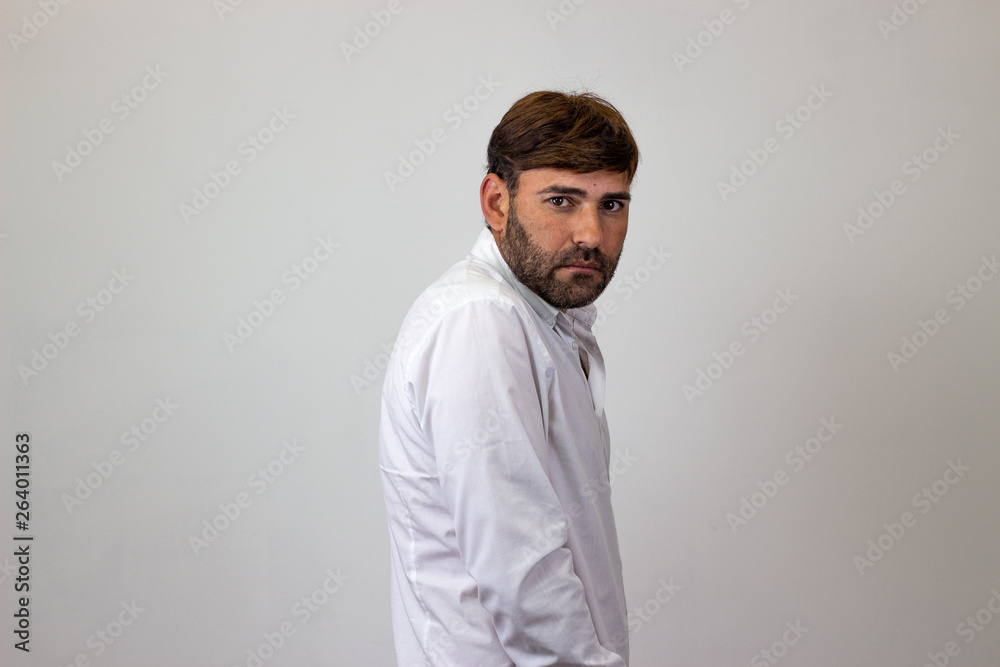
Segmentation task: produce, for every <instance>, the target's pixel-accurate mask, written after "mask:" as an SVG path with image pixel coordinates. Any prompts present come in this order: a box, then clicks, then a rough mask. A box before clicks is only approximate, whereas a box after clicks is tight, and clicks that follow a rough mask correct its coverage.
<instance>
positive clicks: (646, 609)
mask: <svg viewBox="0 0 1000 667" xmlns="http://www.w3.org/2000/svg"><path fill="white" fill-rule="evenodd" d="M656 583H658V584H659V586H658V587H657V589H656V591H655V592H654V593H653V595H652V596H651V597H649V598H648V599H647V600H646V601H645V602H643V603H642V604H639V605H635V606H633V607H632V609H630V610H629V612H628V633H629V635H637V634H639V633H640V632H642V629H643V628H644V627H645V626H646V624H647V623H649V622H650V621H652V620H653V617H654V616H656V615H657V614H659V613H660V612H661V611H662V610H663V608H664V607H666V606H667V605H668V604H670V602H671V601H672V600H673V599H674V597H675V596H676V595H677V593H678V591H681V590H683V588H684V587H683V586H681V585H680V584H675V583H674V578H673V577H668V578H667V579H660V580H659V581H658V582H656ZM612 641H613V642H614V643H615V644H618V645H624V644H625V642H624V641H617V640H615V638H614V637H612Z"/></svg>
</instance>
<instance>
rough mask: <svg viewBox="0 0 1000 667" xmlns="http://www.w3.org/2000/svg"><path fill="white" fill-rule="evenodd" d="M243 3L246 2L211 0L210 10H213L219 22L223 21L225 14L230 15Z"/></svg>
mask: <svg viewBox="0 0 1000 667" xmlns="http://www.w3.org/2000/svg"><path fill="white" fill-rule="evenodd" d="M244 2H246V0H212V9H214V10H215V15H216V16H218V17H219V20H220V21H225V20H226V14H232V13H233V12H235V11H236V9H237V7H241V6H243V3H244Z"/></svg>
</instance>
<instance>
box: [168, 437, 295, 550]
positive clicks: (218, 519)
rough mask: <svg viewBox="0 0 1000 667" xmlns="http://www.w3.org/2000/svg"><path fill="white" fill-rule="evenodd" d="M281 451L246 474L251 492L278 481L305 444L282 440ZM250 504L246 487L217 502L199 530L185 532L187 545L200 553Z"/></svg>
mask: <svg viewBox="0 0 1000 667" xmlns="http://www.w3.org/2000/svg"><path fill="white" fill-rule="evenodd" d="M281 444H282V448H281V451H280V452H279V453H278V455H277V456H276V457H274V458H273V459H271V460H270V461H268V463H267V465H264V466H261V467H259V468H257V470H256V471H254V472H252V473H250V476H249V477H247V482H246V485H247V486H248V487H249V488H250V489H251V490H252V491H253V492H254V495H257V496H259V495H261V494H262V493H264V492H265V491H267V490H268V489H269V488H271V486H272V485H273V484H274V483H275V482H276V481H278V478H279V477H281V476H282V475H283V474H285V471H286V470H288V468H289V467H290V466H291V465H292V464H294V463H295V462H296V461H298V460H299V457H300V456H302V453H303V452H305V451H306V448H305V447H304V446H302V445H300V444H298V441H296V440H295V438H292V439H290V440H284V441H282V443H281ZM252 504H253V497H252V496H251V495H250V494H249V493H247V492H246V491H240V492H239V493H237V494H236V496H235V497H234V498H233V499H232V501H231V502H222V503H219V513H218V514H216V515H215V516H213V517H211V518H210V519H205V520H204V521H202V522H201V524H202V528H201V532H200V533H199V534H194V533H192V534H191V535H189V536H188V545H189V546H190V547H191V550H192V551H193V552H194V555H195V556H200V555H201V554H202V552H203V551H205V550H206V549H208V548H209V547H210V546H211V545H212V544H214V543H215V542H216V540H218V539H219V536H220V535H222V533H224V532H226V531H227V530H229V528H230V526H232V525H233V524H234V523H236V521H237V520H238V519H239V518H240V517H241V516H243V515H244V514H246V510H247V509H248V508H249V507H250V506H251V505H252Z"/></svg>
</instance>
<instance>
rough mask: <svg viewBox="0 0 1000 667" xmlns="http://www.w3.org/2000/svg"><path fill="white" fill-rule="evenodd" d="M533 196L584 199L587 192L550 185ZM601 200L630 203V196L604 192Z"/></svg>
mask: <svg viewBox="0 0 1000 667" xmlns="http://www.w3.org/2000/svg"><path fill="white" fill-rule="evenodd" d="M535 194H539V195H575V196H577V197H586V196H587V191H586V190H584V189H583V188H572V187H570V186H568V185H550V186H549V187H547V188H545V189H544V190H539V191H538V192H536V193H535ZM600 199H601V200H608V199H621V200H623V201H632V195H630V194H629V193H628V192H606V193H604V194H603V195H602V196H601V197H600Z"/></svg>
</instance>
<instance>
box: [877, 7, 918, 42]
mask: <svg viewBox="0 0 1000 667" xmlns="http://www.w3.org/2000/svg"><path fill="white" fill-rule="evenodd" d="M926 4H927V0H903V2H901V3H899V4H894V5H893V6H892V12H891V13H890V14H889V18H888V20H886V19H879V20H878V21H876V22H875V27H876V28H878V30H879V32H880V33H882V39H884V40H885V41H889V35H891V34H892V33H894V32H899V30H900V29H901V28H902V27H903V26H905V25H906V24H907V23H909V22H910V17H911V16H913V15H914V14H916V13H917V12H919V11H920V8H921V7H922V6H923V5H926Z"/></svg>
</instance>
